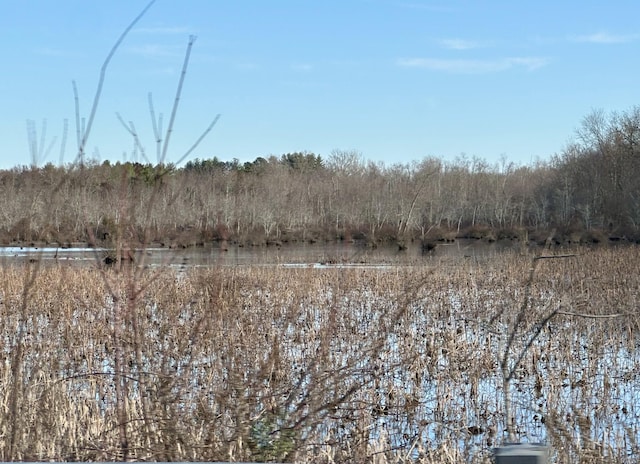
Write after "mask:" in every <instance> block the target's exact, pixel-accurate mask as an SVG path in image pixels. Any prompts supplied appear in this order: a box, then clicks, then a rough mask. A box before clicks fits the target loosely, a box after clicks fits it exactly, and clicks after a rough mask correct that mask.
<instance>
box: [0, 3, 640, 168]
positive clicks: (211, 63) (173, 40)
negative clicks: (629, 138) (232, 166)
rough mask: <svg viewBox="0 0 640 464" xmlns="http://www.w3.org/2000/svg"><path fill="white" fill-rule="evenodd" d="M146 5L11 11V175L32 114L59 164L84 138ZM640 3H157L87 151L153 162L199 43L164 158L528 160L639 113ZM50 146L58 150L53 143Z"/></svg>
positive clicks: (7, 84) (6, 113) (6, 147)
mask: <svg viewBox="0 0 640 464" xmlns="http://www.w3.org/2000/svg"><path fill="white" fill-rule="evenodd" d="M147 3H148V1H147V0H109V1H87V0H58V1H54V0H19V1H9V0H0V5H1V6H2V14H1V15H0V34H1V37H2V40H0V47H2V49H1V50H0V56H1V57H2V58H1V62H2V72H1V73H0V89H1V92H0V97H1V106H0V108H1V109H0V118H1V121H0V128H1V129H0V131H1V132H0V137H1V138H0V140H1V145H0V147H1V152H0V156H1V158H0V168H3V169H5V168H10V167H13V166H15V165H29V164H30V163H31V155H30V150H29V144H28V141H29V137H28V136H27V122H26V121H27V120H33V121H35V123H36V127H37V129H38V138H39V137H40V134H41V129H42V122H43V121H46V126H47V129H46V137H45V140H46V141H45V144H44V145H45V148H46V147H47V146H48V145H49V144H50V143H51V142H52V141H53V140H54V137H55V138H56V142H55V145H54V146H53V147H52V149H51V151H50V152H49V154H48V156H46V158H45V159H40V160H38V161H39V163H40V164H42V163H44V162H53V163H56V164H57V163H58V162H59V160H60V146H59V142H60V140H61V138H62V133H63V129H62V128H63V121H64V119H65V118H66V119H68V120H69V135H68V142H67V147H66V152H65V154H64V161H65V162H69V161H71V160H73V159H74V157H75V154H76V150H77V145H76V137H75V112H74V98H73V91H72V84H71V83H72V81H73V80H75V81H76V83H77V86H78V92H79V96H80V99H79V100H80V107H81V115H82V116H84V117H86V116H88V114H89V109H90V106H91V103H92V99H93V95H94V93H95V90H96V85H97V81H98V75H99V70H100V67H101V65H102V62H103V61H104V59H105V57H106V56H107V54H108V52H109V50H110V48H111V47H112V46H113V44H114V43H115V41H116V39H117V38H118V36H119V35H120V34H121V33H122V31H123V30H124V29H125V28H126V26H127V25H128V24H129V23H130V22H131V21H132V20H133V18H135V17H136V15H137V14H138V13H139V12H140V11H141V10H142V9H143V8H144V6H145V5H146V4H147ZM638 18H640V2H637V0H628V1H620V0H612V1H608V2H604V1H589V0H585V1H577V0H572V1H561V0H554V1H551V0H538V1H524V0H523V1H515V0H509V1H506V0H505V1H482V0H467V1H461V0H315V1H312V0H227V1H223V0H183V1H177V0H157V1H156V3H155V5H154V6H153V7H152V8H151V9H150V10H149V12H148V13H147V14H146V15H145V16H144V17H143V18H142V19H141V20H140V22H139V23H138V24H137V25H136V26H135V28H134V29H133V30H132V31H131V33H130V34H129V35H128V36H127V38H126V39H125V41H124V42H123V43H122V45H121V47H120V49H119V50H118V52H117V53H116V55H115V56H114V57H113V59H112V61H111V63H110V66H109V68H108V70H107V76H106V81H105V85H104V89H103V94H102V100H101V103H100V106H99V108H98V114H97V116H96V120H95V122H94V128H93V131H92V133H91V136H90V139H89V142H88V146H87V150H86V151H87V153H88V155H89V156H92V157H94V158H98V159H99V160H101V161H102V160H105V159H109V160H111V161H118V160H120V161H123V160H132V157H133V141H132V139H131V137H130V135H129V134H128V133H127V132H126V131H125V130H124V128H123V127H122V126H121V124H120V123H119V122H118V120H117V118H116V113H117V112H119V113H120V114H121V115H122V117H123V118H124V120H126V121H133V122H134V124H135V126H136V128H137V130H138V132H139V133H140V138H141V140H142V143H143V145H144V146H145V148H146V150H147V153H148V156H149V158H150V161H152V162H154V161H155V144H154V140H153V135H152V126H151V122H150V117H149V109H148V103H147V98H148V93H149V92H151V93H152V94H153V99H154V102H155V110H156V112H157V113H163V117H164V125H165V127H166V125H167V122H168V120H169V115H170V112H171V107H172V103H173V99H174V96H175V89H176V85H177V83H178V79H179V76H180V70H181V67H182V62H183V59H184V52H185V50H186V46H187V43H188V39H189V36H190V35H192V34H193V35H196V36H197V40H196V42H195V44H194V47H193V52H192V56H191V64H190V67H189V70H188V73H187V75H186V80H185V85H184V91H183V95H182V97H183V98H182V101H181V104H180V108H179V110H178V114H177V118H176V124H175V127H174V129H175V132H174V134H173V135H172V141H171V145H170V149H169V154H168V156H167V161H169V162H171V161H176V160H177V159H179V158H180V157H181V156H182V155H183V154H184V153H185V151H186V150H187V149H188V148H189V147H190V146H191V144H192V143H193V142H194V141H195V140H196V139H197V137H198V136H199V134H200V133H201V131H203V130H204V129H205V128H206V127H207V126H208V124H209V122H210V121H211V120H212V119H213V118H214V117H215V115H216V114H218V113H220V114H221V118H220V120H219V122H218V124H217V125H216V127H215V128H214V129H213V131H212V132H211V133H210V134H209V136H208V137H207V138H206V139H205V140H204V142H203V143H202V144H201V145H200V147H199V149H198V150H196V151H195V152H194V153H193V155H191V156H190V159H193V158H195V157H199V158H211V157H213V156H217V157H219V158H221V159H223V160H231V159H233V158H238V159H239V160H240V161H242V162H244V161H251V160H254V159H255V158H256V157H258V156H264V157H266V156H269V155H277V156H279V155H281V154H283V153H287V152H293V151H310V152H314V153H316V154H320V155H322V156H324V157H327V156H328V155H329V154H330V153H331V151H332V150H334V149H338V150H357V151H359V152H360V153H361V154H362V156H363V158H364V159H366V160H371V161H374V162H379V161H382V162H384V163H385V164H387V165H389V164H392V163H396V162H401V163H409V162H411V161H419V160H421V159H423V158H424V157H426V156H436V157H439V158H442V159H445V160H453V159H455V158H456V157H457V156H459V155H460V154H461V153H466V154H467V155H468V156H477V157H480V158H483V159H486V160H488V161H489V162H492V163H494V162H498V160H500V158H501V157H502V156H504V157H506V159H507V160H508V161H513V162H515V163H517V164H529V163H530V162H532V161H535V160H536V159H542V160H547V159H549V158H550V157H551V156H552V155H553V154H554V153H558V152H561V151H562V149H563V148H564V147H565V146H566V144H567V142H568V141H569V140H570V139H571V138H572V137H573V134H574V131H575V129H576V128H577V127H578V126H579V125H580V122H581V120H582V118H584V117H585V116H586V115H587V114H589V113H590V112H591V111H592V110H593V109H603V110H604V111H605V112H611V111H624V110H628V109H630V108H631V107H632V106H634V105H636V104H640V81H639V80H638V75H640V73H639V67H640V60H639V58H640V29H639V28H638ZM44 151H46V150H44Z"/></svg>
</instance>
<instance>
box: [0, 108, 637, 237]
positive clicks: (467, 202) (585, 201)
mask: <svg viewBox="0 0 640 464" xmlns="http://www.w3.org/2000/svg"><path fill="white" fill-rule="evenodd" d="M0 196H1V198H2V202H1V203H0V215H1V216H0V217H1V220H0V242H1V243H3V244H5V245H7V244H16V243H20V244H28V243H57V244H60V245H65V244H70V243H72V242H86V243H89V244H93V245H100V246H108V245H109V243H111V242H113V241H114V240H116V239H120V240H126V241H127V243H131V244H132V246H137V245H139V244H144V243H159V244H163V245H164V246H175V247H188V246H197V245H205V244H207V243H211V242H212V241H223V240H224V241H229V242H235V243H238V244H251V245H266V244H271V243H287V242H300V241H305V242H316V241H335V240H364V241H366V242H367V243H369V244H371V245H372V246H373V245H375V244H377V243H383V242H397V243H398V244H399V245H400V246H402V244H406V243H409V242H411V241H416V240H421V241H423V243H424V242H426V241H433V242H436V241H438V240H452V239H455V238H456V237H471V238H477V239H484V240H500V239H522V240H523V239H528V240H543V239H544V238H546V237H548V236H549V234H550V233H551V232H553V233H554V238H555V240H556V241H557V242H558V243H569V242H571V243H575V242H601V241H609V240H615V241H619V240H628V241H640V107H634V108H632V109H631V110H629V111H626V112H624V113H613V114H605V113H604V112H602V111H594V112H592V113H591V114H589V115H588V116H587V117H585V118H584V120H583V121H582V124H581V126H580V127H579V129H578V130H577V131H576V136H575V140H574V141H573V142H571V143H570V144H568V145H567V146H566V147H565V148H564V149H563V150H562V151H561V152H560V153H558V154H556V155H554V156H553V157H552V158H551V159H549V160H545V161H538V162H536V163H534V164H532V165H527V166H520V165H516V164H513V163H510V162H508V161H507V160H504V161H503V162H501V163H498V164H495V165H492V164H489V163H487V162H486V161H484V160H482V159H478V158H475V157H465V156H460V157H458V158H457V159H455V160H452V161H447V160H443V159H439V158H437V157H428V158H425V159H423V160H421V161H416V162H413V163H409V164H379V163H373V162H369V161H366V160H365V159H364V158H363V157H362V155H361V154H360V153H359V152H356V151H340V150H336V151H334V152H332V153H331V154H329V155H328V156H326V157H324V156H321V155H318V154H314V153H308V152H296V153H288V154H284V155H281V156H269V157H267V158H262V157H258V158H256V159H255V160H254V161H252V162H247V163H241V162H239V161H238V160H232V161H223V160H220V159H218V158H216V157H214V158H211V159H199V158H197V159H193V160H191V161H188V162H187V163H186V164H185V165H184V166H183V167H179V168H178V167H176V166H173V165H171V164H161V165H152V164H139V163H131V162H125V163H115V164H112V163H110V162H108V161H105V162H103V163H100V162H89V161H84V162H81V163H79V162H76V163H73V164H69V165H65V166H54V165H52V164H48V165H45V166H42V167H38V166H29V167H26V166H24V167H16V168H14V169H11V170H4V171H0Z"/></svg>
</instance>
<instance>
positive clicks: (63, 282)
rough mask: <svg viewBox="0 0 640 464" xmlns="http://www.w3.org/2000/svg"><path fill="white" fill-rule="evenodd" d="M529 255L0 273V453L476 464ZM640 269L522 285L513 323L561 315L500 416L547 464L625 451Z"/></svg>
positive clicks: (590, 263) (566, 275) (575, 263)
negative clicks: (416, 262) (136, 286)
mask: <svg viewBox="0 0 640 464" xmlns="http://www.w3.org/2000/svg"><path fill="white" fill-rule="evenodd" d="M530 259H531V257H530V256H526V255H519V254H515V253H506V254H503V255H500V256H497V257H495V258H492V259H487V260H485V261H483V262H481V263H478V262H473V261H471V260H463V261H460V262H455V263H454V262H448V263H439V264H438V263H435V262H425V264H424V265H421V266H411V267H401V266H398V267H386V268H381V269H375V268H374V269H372V268H369V269H346V268H345V269H340V268H327V269H308V268H307V269H305V268H285V267H277V266H275V267H242V268H210V269H205V268H193V269H190V270H187V271H186V272H177V271H175V270H172V269H169V268H167V269H163V270H162V272H158V270H144V269H139V270H137V271H136V272H139V274H136V276H137V277H136V278H138V279H142V280H141V281H144V282H145V287H144V292H138V293H135V295H132V293H131V281H132V277H131V275H130V274H128V273H126V272H121V271H118V270H115V269H112V270H104V269H103V270H98V269H96V268H77V267H65V266H63V265H62V264H60V265H58V266H56V267H41V266H39V264H38V263H37V262H36V263H27V264H24V265H15V266H12V265H8V264H5V265H3V266H2V267H1V270H0V272H1V273H2V287H1V288H2V295H0V298H1V300H0V302H1V303H0V312H1V313H2V314H1V315H0V316H1V317H0V330H1V335H2V336H1V338H0V340H1V343H2V346H1V352H2V356H3V358H4V359H3V362H2V363H1V364H0V378H1V379H2V384H1V386H0V407H1V408H2V411H3V414H2V415H0V449H1V450H2V453H3V455H2V456H1V457H2V459H3V460H9V459H19V460H25V459H28V460H47V459H56V460H60V459H64V460H118V459H122V458H123V454H122V453H123V446H122V434H123V433H124V434H125V436H126V440H127V448H126V449H127V458H129V459H136V460H165V461H169V460H193V461H199V460H229V461H281V462H282V461H294V460H295V461H297V462H311V461H313V462H380V463H383V462H423V463H436V462H438V463H441V462H488V460H489V457H490V455H491V449H492V447H493V446H496V445H499V444H501V443H502V442H503V441H504V440H506V439H507V437H506V434H505V430H506V418H505V417H504V413H503V409H502V405H503V393H504V392H503V390H502V388H503V384H502V378H501V372H500V365H499V364H500V356H501V354H502V350H503V349H504V346H505V343H506V342H507V337H508V335H509V334H508V333H506V332H507V328H508V327H511V326H512V324H513V318H515V317H517V314H518V311H519V308H520V307H521V298H522V294H523V291H524V288H523V286H524V284H525V283H526V282H527V279H528V273H527V270H528V266H529V264H530ZM639 263H640V250H638V249H637V248H617V249H595V250H586V249H585V250H579V251H578V252H577V254H576V256H575V257H574V258H573V259H571V260H554V261H553V262H552V261H546V260H545V261H544V262H541V263H540V264H539V268H538V269H537V273H536V276H535V279H534V280H533V281H532V282H531V289H530V290H531V295H530V298H531V301H530V308H531V309H530V311H529V312H527V314H526V315H525V316H524V320H523V322H522V323H523V327H531V326H534V325H535V324H537V323H538V322H539V319H540V315H541V313H542V310H541V309H540V308H546V309H545V311H548V310H549V309H558V311H559V313H560V314H559V315H558V316H557V317H556V318H554V319H553V320H552V321H550V323H549V324H548V325H547V326H546V327H545V328H544V329H543V331H542V332H541V334H540V336H539V337H538V338H537V339H536V340H535V342H534V343H533V344H532V345H531V346H530V348H529V349H528V350H527V353H526V355H525V356H524V358H523V360H522V362H521V364H520V367H519V368H518V370H517V375H516V376H515V377H514V380H513V382H512V383H511V385H510V388H511V392H510V394H511V396H512V403H513V408H512V414H513V418H512V420H513V423H514V424H515V433H516V436H517V439H518V440H522V441H547V442H549V443H550V444H551V446H552V449H553V453H554V459H555V462H560V463H575V462H587V461H589V462H604V461H605V460H606V462H621V463H622V462H632V460H633V456H634V455H635V456H637V453H638V452H640V450H639V449H638V442H637V438H636V437H637V436H638V434H639V433H640V430H639V426H640V410H639V409H638V407H637V404H638V395H639V393H638V392H640V378H639V376H638V374H637V373H638V372H639V367H640V366H639V364H640V355H639V351H638V350H639V346H638V343H639V342H638V337H637V329H638V316H637V309H636V308H637V303H638V289H639V288H640V272H639V271H640V269H638V266H639V265H640V264H639ZM105 273H107V278H105ZM25 295H27V296H25ZM116 305H122V306H121V307H120V310H119V311H114V306H116ZM613 313H615V314H616V315H617V316H616V317H601V316H609V315H611V314H613ZM596 316H597V317H596ZM514 343H516V344H517V343H525V340H516V341H515V342H514ZM117 360H119V361H118V362H119V363H120V365H118V366H116V361H117ZM118 382H119V384H118ZM118 385H119V387H118ZM118 395H120V397H119V396H118ZM119 401H120V404H124V405H125V407H123V408H118V404H119ZM123 412H124V413H125V415H124V417H123V415H122V414H123Z"/></svg>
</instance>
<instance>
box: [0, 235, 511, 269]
mask: <svg viewBox="0 0 640 464" xmlns="http://www.w3.org/2000/svg"><path fill="white" fill-rule="evenodd" d="M514 247H515V245H514V244H513V243H512V242H499V243H486V242H482V241H478V240H457V241H455V242H452V243H442V244H438V245H437V246H436V248H435V249H433V250H430V251H429V252H424V251H423V249H422V247H421V245H420V243H419V242H416V243H412V244H409V246H408V247H406V249H403V250H400V249H399V247H398V246H396V245H391V244H389V245H379V246H377V247H375V248H372V247H369V246H365V245H364V244H360V243H357V242H353V243H324V244H285V245H283V246H262V247H251V246H240V245H236V244H228V243H223V244H213V245H211V246H207V247H197V248H187V249H171V248H162V247H149V248H147V249H145V250H138V251H136V253H135V257H136V262H137V263H138V264H144V265H152V266H157V265H172V266H248V265H290V266H294V265H299V266H302V265H307V266H314V267H322V266H324V267H329V266H343V267H344V266H358V265H360V266H363V265H403V264H418V263H421V262H424V261H425V260H433V259H438V260H447V259H451V260H459V259H469V258H472V259H486V258H490V257H492V256H495V255H496V254H498V253H502V252H504V251H505V250H510V249H513V248H514ZM107 254H108V250H107V249H100V248H85V247H75V248H62V247H1V248H0V260H1V262H2V263H12V262H24V261H40V262H42V263H43V264H47V263H68V264H78V265H91V264H92V263H96V262H98V261H100V260H101V259H103V258H104V257H105V256H106V255H107Z"/></svg>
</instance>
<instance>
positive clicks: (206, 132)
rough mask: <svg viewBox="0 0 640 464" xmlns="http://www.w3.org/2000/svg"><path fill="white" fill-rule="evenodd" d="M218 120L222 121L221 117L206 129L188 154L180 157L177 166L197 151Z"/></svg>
mask: <svg viewBox="0 0 640 464" xmlns="http://www.w3.org/2000/svg"><path fill="white" fill-rule="evenodd" d="M218 119H220V115H219V114H218V115H216V117H215V118H214V119H213V121H211V124H209V127H207V128H206V130H205V131H204V132H203V133H202V135H201V136H200V137H198V140H196V141H195V143H194V144H193V145H192V146H191V148H189V149H188V150H187V152H186V153H185V154H184V155H182V157H180V159H179V160H178V161H176V165H178V164H180V163H182V162H183V161H184V160H185V159H186V158H187V156H189V155H190V154H191V152H193V150H195V149H196V148H197V147H198V145H200V142H202V140H204V138H205V137H206V136H207V134H208V133H209V132H211V129H213V126H215V125H216V123H217V122H218Z"/></svg>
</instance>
